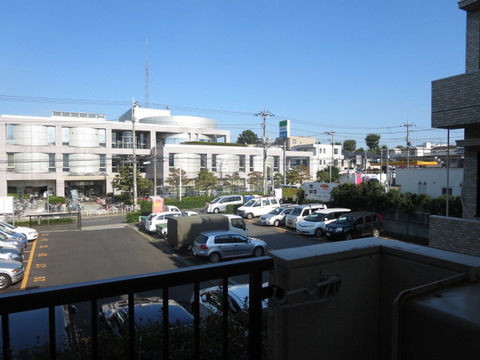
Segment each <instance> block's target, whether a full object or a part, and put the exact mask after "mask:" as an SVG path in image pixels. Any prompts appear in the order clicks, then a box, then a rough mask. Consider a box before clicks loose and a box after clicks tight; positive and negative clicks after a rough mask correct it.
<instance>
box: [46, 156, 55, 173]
mask: <svg viewBox="0 0 480 360" xmlns="http://www.w3.org/2000/svg"><path fill="white" fill-rule="evenodd" d="M48 172H55V154H48Z"/></svg>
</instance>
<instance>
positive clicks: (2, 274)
mask: <svg viewBox="0 0 480 360" xmlns="http://www.w3.org/2000/svg"><path fill="white" fill-rule="evenodd" d="M24 273H25V268H24V267H23V263H21V262H19V261H15V260H0V289H6V288H8V287H9V286H10V285H11V284H15V283H17V282H19V281H20V280H22V279H23V275H24Z"/></svg>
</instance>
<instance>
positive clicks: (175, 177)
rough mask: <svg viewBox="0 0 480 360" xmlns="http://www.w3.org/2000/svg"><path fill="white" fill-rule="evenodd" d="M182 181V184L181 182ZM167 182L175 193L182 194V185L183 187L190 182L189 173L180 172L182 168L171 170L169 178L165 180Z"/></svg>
mask: <svg viewBox="0 0 480 360" xmlns="http://www.w3.org/2000/svg"><path fill="white" fill-rule="evenodd" d="M180 180H181V182H180ZM165 182H166V183H167V184H168V185H169V186H170V187H172V188H173V189H175V191H174V192H178V193H180V191H181V190H180V184H182V186H185V185H187V184H188V183H189V182H190V180H189V179H188V178H187V172H186V171H185V170H180V168H175V169H170V174H169V175H168V178H167V179H166V180H165Z"/></svg>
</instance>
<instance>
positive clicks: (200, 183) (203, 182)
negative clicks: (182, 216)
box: [195, 169, 218, 194]
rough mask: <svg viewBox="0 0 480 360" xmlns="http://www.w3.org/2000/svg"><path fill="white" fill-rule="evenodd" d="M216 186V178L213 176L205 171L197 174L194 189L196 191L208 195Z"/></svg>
mask: <svg viewBox="0 0 480 360" xmlns="http://www.w3.org/2000/svg"><path fill="white" fill-rule="evenodd" d="M217 184H218V178H217V177H216V176H215V174H214V173H213V172H211V171H208V170H207V169H202V170H200V172H199V173H198V176H197V177H196V179H195V188H196V189H197V190H201V191H206V192H207V194H210V191H211V190H212V189H214V188H215V187H216V186H217Z"/></svg>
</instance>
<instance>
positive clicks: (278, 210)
mask: <svg viewBox="0 0 480 360" xmlns="http://www.w3.org/2000/svg"><path fill="white" fill-rule="evenodd" d="M283 210H285V209H282V208H276V209H273V210H272V211H270V212H269V214H272V215H279V214H281V213H282V211H283Z"/></svg>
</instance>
